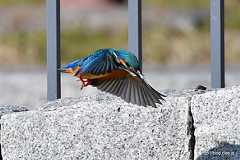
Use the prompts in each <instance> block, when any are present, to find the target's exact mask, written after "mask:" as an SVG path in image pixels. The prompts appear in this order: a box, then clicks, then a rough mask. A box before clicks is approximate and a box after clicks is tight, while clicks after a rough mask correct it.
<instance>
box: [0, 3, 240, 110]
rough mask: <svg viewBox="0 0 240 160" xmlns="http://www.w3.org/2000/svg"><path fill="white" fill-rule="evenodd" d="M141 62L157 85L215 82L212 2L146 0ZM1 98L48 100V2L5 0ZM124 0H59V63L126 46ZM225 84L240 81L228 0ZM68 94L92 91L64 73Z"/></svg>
mask: <svg viewBox="0 0 240 160" xmlns="http://www.w3.org/2000/svg"><path fill="white" fill-rule="evenodd" d="M142 1H143V61H144V63H143V67H144V69H143V70H144V74H145V77H146V79H147V80H148V81H149V83H151V84H152V85H153V87H154V88H157V89H159V90H166V89H186V88H195V87H196V86H197V85H199V84H201V85H205V86H208V87H209V86H210V67H209V63H210V29H209V25H210V23H209V7H210V6H209V5H210V0H194V1H192V0H181V1H177V0H168V1H167V0H142ZM0 15H1V16H0V90H1V91H0V97H1V98H0V104H18V105H28V106H36V105H39V104H42V103H45V102H46V95H47V94H46V4H45V0H20V1H19V0H0ZM127 22H128V20H127V0H61V54H62V57H61V58H62V59H61V60H62V63H63V64H64V63H67V62H69V61H72V60H74V59H77V58H80V57H83V56H86V55H88V54H89V53H91V52H93V51H95V50H96V49H99V48H109V47H114V48H125V49H127V44H128V43H127V25H128V24H127ZM225 27H226V30H225V42H226V49H225V50H226V55H225V59H226V71H227V73H226V85H227V86H231V85H237V84H239V81H240V74H239V72H240V71H239V67H240V65H239V64H240V1H239V0H226V1H225ZM62 86H63V88H62V94H63V97H79V96H81V95H86V94H93V93H95V92H96V91H94V89H92V88H90V89H88V88H86V89H84V90H82V91H80V87H79V84H78V82H77V81H76V80H75V79H74V78H72V77H70V76H67V75H63V77H62Z"/></svg>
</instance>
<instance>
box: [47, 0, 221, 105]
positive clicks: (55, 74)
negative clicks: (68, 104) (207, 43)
mask: <svg viewBox="0 0 240 160" xmlns="http://www.w3.org/2000/svg"><path fill="white" fill-rule="evenodd" d="M210 1H211V5H210V6H211V7H210V8H211V15H210V16H211V19H210V21H211V86H212V87H213V88H223V87H225V66H224V0H210ZM47 12H48V13H47V70H48V72H47V99H48V100H49V101H51V100H55V99H58V98H61V85H60V84H61V78H60V72H59V70H58V68H59V67H60V0H47ZM128 50H130V51H132V52H133V53H134V54H135V55H136V56H137V57H138V59H139V60H140V63H141V66H142V0H128Z"/></svg>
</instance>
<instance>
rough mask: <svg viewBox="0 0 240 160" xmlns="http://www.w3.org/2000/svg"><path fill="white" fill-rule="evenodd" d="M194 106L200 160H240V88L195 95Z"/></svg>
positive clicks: (196, 154)
mask: <svg viewBox="0 0 240 160" xmlns="http://www.w3.org/2000/svg"><path fill="white" fill-rule="evenodd" d="M191 107H192V113H193V117H194V126H195V127H196V130H195V136H196V145H195V157H196V159H197V160H226V159H228V160H239V159H240V147H239V145H240V87H232V88H227V89H220V90H215V91H210V92H207V93H205V94H201V95H195V96H193V97H192V101H191Z"/></svg>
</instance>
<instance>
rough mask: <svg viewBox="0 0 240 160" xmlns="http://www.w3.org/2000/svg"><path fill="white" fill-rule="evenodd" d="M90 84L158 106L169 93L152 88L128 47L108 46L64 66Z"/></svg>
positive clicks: (130, 98)
mask: <svg viewBox="0 0 240 160" xmlns="http://www.w3.org/2000/svg"><path fill="white" fill-rule="evenodd" d="M60 70H61V71H62V72H63V73H68V74H71V75H73V76H75V77H77V78H78V79H79V80H80V81H81V89H82V88H83V87H86V86H88V85H91V86H93V87H96V88H98V89H99V90H101V91H104V92H108V93H111V94H113V95H116V96H118V97H121V98H122V99H123V100H125V101H126V102H128V103H132V104H137V105H140V106H145V107H146V106H152V107H155V108H156V107H157V105H156V103H158V104H162V102H163V101H165V100H164V98H163V97H166V96H165V95H164V94H161V93H159V92H158V91H156V90H155V89H154V88H152V87H151V86H150V85H149V84H148V83H147V82H146V80H145V79H144V76H143V74H142V73H141V72H140V63H139V61H138V59H137V57H136V56H135V55H134V54H132V53H131V52H129V51H127V50H125V49H114V48H104V49H99V50H96V51H95V52H93V53H91V54H90V55H89V56H86V57H84V58H81V59H77V60H74V61H72V62H70V63H69V64H67V65H65V66H63V67H62V68H61V69H60Z"/></svg>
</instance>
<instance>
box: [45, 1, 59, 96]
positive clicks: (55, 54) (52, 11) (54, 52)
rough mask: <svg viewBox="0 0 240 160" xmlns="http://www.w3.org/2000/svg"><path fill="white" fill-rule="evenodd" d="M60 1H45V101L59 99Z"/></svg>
mask: <svg viewBox="0 0 240 160" xmlns="http://www.w3.org/2000/svg"><path fill="white" fill-rule="evenodd" d="M58 68H60V0H47V99H48V101H52V100H55V99H58V98H60V97H61V77H60V71H59V70H58Z"/></svg>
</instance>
